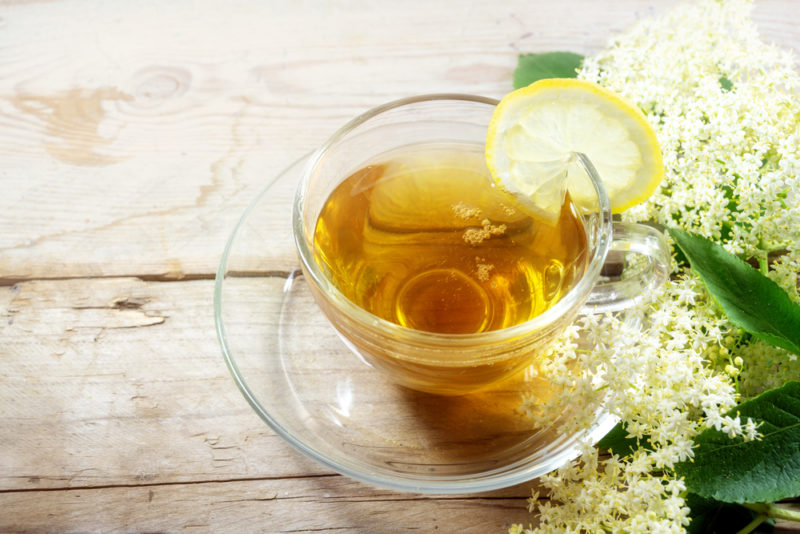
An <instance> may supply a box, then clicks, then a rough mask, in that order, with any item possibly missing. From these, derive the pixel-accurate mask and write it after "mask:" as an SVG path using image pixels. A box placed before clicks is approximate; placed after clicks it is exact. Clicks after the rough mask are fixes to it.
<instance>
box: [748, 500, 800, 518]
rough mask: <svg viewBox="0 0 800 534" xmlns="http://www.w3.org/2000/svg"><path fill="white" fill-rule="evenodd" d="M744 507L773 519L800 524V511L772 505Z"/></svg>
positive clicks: (751, 504) (754, 504) (764, 503)
mask: <svg viewBox="0 0 800 534" xmlns="http://www.w3.org/2000/svg"><path fill="white" fill-rule="evenodd" d="M742 506H744V507H745V508H747V509H749V510H752V511H754V512H756V513H757V514H759V515H763V516H766V517H771V518H773V519H785V520H787V521H798V522H800V511H797V510H789V509H787V508H781V507H779V506H775V505H774V504H772V503H766V502H759V503H742Z"/></svg>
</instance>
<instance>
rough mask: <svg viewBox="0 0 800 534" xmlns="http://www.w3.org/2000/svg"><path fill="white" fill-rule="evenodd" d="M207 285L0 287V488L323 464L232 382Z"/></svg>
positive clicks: (219, 475)
mask: <svg viewBox="0 0 800 534" xmlns="http://www.w3.org/2000/svg"><path fill="white" fill-rule="evenodd" d="M212 285H213V283H212V282H211V281H205V280H203V281H194V282H182V283H157V282H150V283H147V282H142V281H141V280H138V279H134V278H129V279H99V280H69V281H58V282H28V283H22V284H17V285H15V286H12V287H4V288H0V294H2V299H0V310H2V311H1V312H0V315H1V317H0V331H2V334H1V335H2V338H3V340H4V343H3V347H2V348H1V349H0V353H2V362H3V365H2V367H0V376H2V381H0V383H1V385H0V406H3V407H4V410H3V424H2V425H0V451H2V452H1V453H0V456H1V457H2V458H3V459H2V461H0V488H2V489H31V488H37V489H38V488H58V487H72V486H97V485H118V484H138V483H142V482H148V483H162V482H181V481H198V480H218V479H230V478H252V477H261V476H270V477H279V476H298V475H314V474H319V473H324V472H327V471H326V470H324V469H322V468H321V467H318V466H317V465H316V464H315V463H313V462H311V461H308V460H306V459H305V458H304V457H302V456H301V455H300V454H297V453H295V452H294V451H292V450H291V449H290V447H289V446H288V445H286V444H284V443H283V441H282V440H280V439H279V438H278V437H276V436H275V435H274V434H273V433H272V432H271V431H270V430H269V429H268V428H267V427H266V425H265V424H264V423H263V422H262V421H261V420H260V419H259V418H258V417H257V416H256V415H255V413H254V412H253V411H252V410H251V409H250V407H249V406H248V405H247V403H246V402H244V399H243V398H242V396H241V394H240V393H239V391H238V390H237V389H236V386H235V385H234V382H233V380H232V379H231V377H230V375H229V373H228V370H227V368H226V367H225V364H224V363H223V360H222V356H221V354H220V350H219V346H218V344H217V341H216V337H215V335H214V324H213V317H212V314H211V300H212Z"/></svg>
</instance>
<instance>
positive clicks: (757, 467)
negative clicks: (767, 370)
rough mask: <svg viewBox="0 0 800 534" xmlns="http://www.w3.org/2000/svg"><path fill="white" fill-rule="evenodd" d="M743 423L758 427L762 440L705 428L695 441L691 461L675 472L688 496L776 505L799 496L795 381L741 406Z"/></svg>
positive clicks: (799, 420) (799, 389)
mask: <svg viewBox="0 0 800 534" xmlns="http://www.w3.org/2000/svg"><path fill="white" fill-rule="evenodd" d="M735 412H738V414H739V416H740V418H741V419H742V421H746V420H747V418H750V419H753V421H755V422H756V423H758V424H759V428H758V430H759V432H760V433H761V438H759V439H757V440H754V441H744V440H743V439H742V438H734V439H731V438H729V437H728V436H727V435H726V434H724V433H723V432H720V431H718V430H714V429H709V430H706V431H704V432H702V433H701V434H700V435H699V436H697V438H696V439H695V443H696V444H697V448H696V449H695V456H694V460H693V461H687V462H682V463H680V464H678V465H677V466H676V467H675V472H676V473H677V474H678V476H683V477H684V478H685V480H686V485H687V487H688V488H689V491H691V492H693V493H696V494H698V495H699V496H701V497H705V498H707V499H714V500H717V501H721V502H728V503H757V502H775V501H778V500H780V499H785V498H789V497H795V496H797V495H800V381H796V380H793V381H790V382H787V383H786V384H784V385H783V386H781V387H780V388H776V389H772V390H770V391H767V392H766V393H763V394H761V395H759V396H758V397H756V398H754V399H752V400H750V401H747V402H744V403H742V404H740V405H739V406H738V408H736V409H735V410H734V412H732V413H731V415H734V413H735Z"/></svg>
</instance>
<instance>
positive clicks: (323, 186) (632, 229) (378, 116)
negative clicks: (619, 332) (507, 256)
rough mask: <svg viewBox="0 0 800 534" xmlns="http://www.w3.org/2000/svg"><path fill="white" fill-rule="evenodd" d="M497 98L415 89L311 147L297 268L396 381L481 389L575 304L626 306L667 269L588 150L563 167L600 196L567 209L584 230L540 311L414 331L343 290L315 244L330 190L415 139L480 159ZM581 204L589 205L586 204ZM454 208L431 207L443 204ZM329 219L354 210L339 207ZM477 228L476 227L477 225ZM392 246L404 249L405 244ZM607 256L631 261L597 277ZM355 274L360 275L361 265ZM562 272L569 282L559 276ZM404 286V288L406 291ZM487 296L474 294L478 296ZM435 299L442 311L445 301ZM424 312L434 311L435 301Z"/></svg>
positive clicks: (512, 366)
mask: <svg viewBox="0 0 800 534" xmlns="http://www.w3.org/2000/svg"><path fill="white" fill-rule="evenodd" d="M496 105H497V101H496V100H493V99H489V98H483V97H477V96H470V95H452V94H451V95H426V96H419V97H412V98H407V99H403V100H399V101H395V102H391V103H389V104H386V105H383V106H380V107H377V108H375V109H372V110H370V111H368V112H366V113H364V114H362V115H360V116H358V117H356V118H355V119H353V120H352V121H350V122H349V123H348V124H346V125H345V126H344V127H342V128H341V129H340V130H339V131H337V132H336V133H335V134H334V135H333V136H332V137H331V138H330V139H329V140H328V141H327V142H326V143H325V144H324V145H323V146H322V147H320V148H319V149H318V150H317V151H316V152H315V153H314V154H312V156H311V157H310V158H309V161H308V163H307V166H306V168H305V170H304V172H303V177H302V180H301V182H300V184H299V186H298V189H297V192H296V195H295V199H294V204H293V213H292V231H293V234H294V240H295V244H296V247H297V251H298V255H299V258H300V262H301V267H302V270H303V274H304V277H305V279H306V281H307V282H308V284H309V286H310V288H311V291H312V294H313V296H314V299H315V300H316V302H317V304H318V305H319V307H320V308H321V310H322V311H323V313H324V314H325V315H326V316H327V318H328V320H329V321H330V322H331V324H332V325H333V326H334V328H335V329H336V331H337V332H338V334H339V336H340V337H341V339H342V340H343V341H344V342H345V344H346V345H347V346H348V347H349V348H350V349H351V350H352V351H353V352H354V353H356V354H357V355H358V356H359V357H361V359H362V360H364V361H365V362H367V363H368V364H370V365H372V366H373V367H375V368H377V369H380V370H383V371H385V372H387V373H388V375H389V377H390V378H391V379H392V380H393V381H394V382H396V383H398V384H400V385H403V386H406V387H410V388H412V389H415V390H419V391H424V392H429V393H435V394H444V395H459V394H465V393H470V392H473V391H477V390H480V389H484V388H486V387H487V386H489V385H491V384H494V383H496V382H498V381H501V380H503V379H505V378H508V377H510V376H512V375H515V374H516V373H517V372H519V371H520V370H522V369H523V368H525V367H527V366H529V365H531V364H532V363H534V362H535V361H536V360H537V359H538V358H540V357H541V356H542V355H543V354H545V353H546V351H547V348H548V346H549V345H550V344H551V343H552V342H553V341H554V340H555V339H557V338H558V336H559V335H560V334H561V333H562V332H564V330H565V329H566V327H567V326H568V325H570V324H571V323H572V321H573V320H574V319H575V317H576V316H577V315H578V314H579V313H601V312H609V311H620V310H623V309H625V308H627V307H629V306H631V305H632V304H633V303H634V302H635V301H636V300H637V299H638V298H639V297H641V296H642V295H644V294H647V293H648V292H650V291H651V290H652V289H654V288H655V287H657V286H659V285H660V284H662V283H663V282H664V281H665V280H666V277H667V275H668V273H669V265H670V253H669V248H668V246H667V244H666V241H665V239H664V236H663V234H662V233H660V232H658V231H657V230H655V229H653V228H651V227H648V226H644V225H639V224H633V223H622V222H614V221H612V217H611V211H610V207H609V199H608V195H607V193H606V191H605V189H604V186H603V183H602V181H601V179H600V178H599V176H598V175H597V171H596V170H595V168H594V167H593V165H592V163H591V162H590V161H589V160H588V158H587V157H586V156H584V155H582V154H574V155H573V156H574V157H573V161H572V163H571V165H573V166H574V167H575V168H576V169H582V170H583V171H584V172H585V177H586V178H585V179H586V180H587V186H588V188H589V189H588V190H589V191H594V193H595V195H596V198H594V199H593V200H592V202H591V204H593V206H592V207H591V208H589V209H586V208H580V209H579V208H575V206H570V209H571V211H570V213H571V214H572V215H574V216H575V217H576V219H577V220H579V222H580V223H579V224H578V225H576V228H579V229H580V232H581V234H580V235H577V237H576V238H577V239H579V241H580V242H581V247H580V248H581V249H582V253H581V254H580V257H579V258H578V259H577V260H576V262H575V264H574V265H568V266H567V269H566V271H565V270H564V268H563V266H562V265H561V264H560V263H558V264H557V265H559V267H558V269H559V270H557V271H556V276H555V279H556V282H555V285H554V287H555V286H558V287H561V286H564V287H563V291H562V292H561V293H559V296H558V298H557V299H556V300H555V301H554V302H552V303H551V304H550V305H549V307H548V308H547V309H545V310H544V311H542V312H541V313H538V314H534V315H532V316H531V317H530V318H527V319H526V320H523V321H522V322H520V323H518V324H510V325H508V326H504V327H501V328H497V329H489V330H485V331H475V332H470V333H451V332H442V331H430V330H428V329H418V328H414V327H410V326H408V325H403V324H402V321H396V320H389V319H387V318H385V317H380V316H378V315H375V314H373V313H370V312H369V311H367V310H366V309H365V308H364V307H362V306H360V305H358V304H356V303H355V302H353V300H352V299H351V298H350V297H348V296H347V295H345V294H344V292H343V291H342V290H341V289H340V286H337V284H336V283H335V282H334V274H335V273H333V272H332V269H331V267H330V266H329V265H327V264H325V263H324V262H322V261H321V260H320V253H319V250H318V249H319V244H318V243H315V232H316V230H317V224H318V219H319V218H320V216H321V213H323V211H324V210H325V209H326V203H327V202H328V201H329V197H331V194H332V193H333V192H334V190H336V188H337V187H338V186H339V185H340V184H342V182H343V181H345V179H347V178H348V177H351V176H352V175H353V174H354V173H366V174H369V172H371V170H374V169H375V168H378V167H381V165H380V163H379V161H380V160H376V157H378V156H380V155H384V154H392V153H396V152H397V151H398V150H399V151H400V153H401V156H399V157H400V158H401V160H402V157H403V156H402V150H403V149H406V150H407V151H409V153H411V154H412V155H413V152H414V150H415V148H414V147H420V149H423V148H424V147H439V148H442V147H443V148H442V150H443V151H444V152H443V153H446V152H447V150H449V149H448V147H472V148H473V149H474V150H472V154H473V155H474V154H478V155H479V158H480V162H482V161H483V146H484V142H485V137H486V133H487V130H488V125H489V120H490V118H491V116H492V113H493V111H494V108H495V106H496ZM431 154H433V156H429V158H430V157H432V158H435V157H436V151H435V149H434V150H433V152H431ZM387 157H388V156H387ZM454 157H455V159H465V158H466V159H467V160H469V157H470V156H469V155H468V154H467V153H464V156H463V157H462V156H460V155H459V153H458V152H456V156H454ZM376 162H377V163H376ZM472 164H476V165H477V164H478V160H474V161H473V162H472V163H469V162H468V163H465V164H464V165H472ZM370 165H372V166H370ZM484 170H485V169H484ZM570 172H571V173H573V172H574V171H573V170H571V171H570ZM571 176H573V174H571ZM487 179H488V178H487ZM589 182H591V185H589ZM424 187H425V185H424V184H423V185H422V189H420V190H419V191H422V192H423V193H424V191H423V189H424ZM431 187H433V188H435V187H438V189H437V191H442V190H444V189H448V188H447V187H444V188H443V187H442V186H436V185H435V184H432V185H431ZM401 190H402V188H401ZM415 191H416V190H415ZM357 193H358V191H353V194H357ZM582 205H584V206H585V201H582ZM452 207H453V206H445V207H444V208H442V210H443V211H442V210H438V208H434V209H433V210H432V211H433V212H437V213H438V212H439V211H441V213H444V212H446V211H447V210H448V209H450V208H452ZM462 207H463V208H464V209H465V210H466V211H467V213H466V215H465V216H464V219H465V220H466V219H467V218H468V217H469V216H470V215H472V214H471V213H470V212H469V210H470V209H471V208H470V207H469V206H462ZM565 209H566V208H565ZM512 211H513V210H512ZM562 213H564V212H563V211H562ZM335 216H336V217H342V218H346V217H354V216H355V215H354V214H353V213H350V212H349V211H348V210H347V209H344V210H343V211H342V212H341V213H335ZM422 218H424V214H423V216H422ZM488 222H489V221H488V219H484V220H483V222H482V223H477V230H476V231H477V232H478V234H477V235H483V236H484V237H487V238H489V239H490V240H491V239H492V238H493V237H494V234H496V233H501V232H499V231H498V232H494V230H495V229H497V228H502V229H503V230H504V229H505V227H506V225H505V224H503V225H491V224H488ZM465 224H466V223H465ZM481 224H483V226H481ZM481 230H484V234H480V232H481ZM464 235H465V236H466V235H467V234H464ZM571 239H572V238H571ZM400 243H401V245H400V246H402V243H403V242H402V241H400ZM417 250H423V252H422V253H419V254H417V255H418V256H423V257H424V256H425V253H424V250H425V249H424V247H423V249H417ZM484 254H486V255H491V254H492V252H491V251H489V252H486V250H485V249H478V248H476V249H475V258H476V260H477V259H480V260H482V261H486V262H487V264H491V262H492V261H493V260H492V258H491V257H489V258H484V257H481V255H484ZM612 256H616V257H617V258H619V257H622V258H623V259H624V260H633V261H629V262H628V263H630V264H632V265H634V266H635V268H634V269H632V270H631V269H626V271H625V274H624V276H622V277H620V278H618V279H609V278H608V277H605V276H602V277H601V273H602V272H603V269H604V266H606V267H608V265H606V264H607V263H609V264H610V263H613V262H611V261H609V258H611V257H612ZM615 261H617V263H618V260H615ZM548 269H550V267H549V266H548V267H544V271H543V272H545V274H546V273H547V272H548ZM389 270H390V271H391V270H392V269H389ZM345 271H346V269H345ZM430 272H432V273H434V275H436V276H439V275H441V273H445V274H444V275H441V276H443V278H442V280H445V279H449V278H448V277H450V278H453V279H459V280H460V279H461V278H464V277H465V276H466V275H463V274H458V273H451V272H450V271H442V270H432V271H430ZM437 273H438V274H437ZM491 273H492V271H491V269H490V268H486V269H484V272H483V275H485V276H486V277H488V275H489V274H491ZM339 274H341V273H339ZM346 274H347V273H346ZM351 274H352V275H353V276H355V277H358V276H364V274H363V273H357V272H353V273H351ZM472 274H474V273H470V274H469V275H470V276H471V275H472ZM569 274H571V276H572V277H573V279H572V280H570V281H569V283H568V284H562V281H563V279H564V278H566V277H568V276H567V275H569ZM390 276H391V273H390ZM424 276H429V275H428V274H424ZM431 276H433V275H431ZM546 278H547V277H546V276H544V277H542V280H545V281H546ZM417 279H418V278H415V280H417ZM440 282H441V283H443V282H442V281H439V280H436V281H432V282H431V284H429V287H426V288H425V290H424V291H428V292H431V291H433V292H435V291H437V290H438V289H437V288H439V287H441V283H440ZM409 283H410V282H408V281H405V282H404V281H399V282H397V284H396V285H398V286H402V287H403V288H405V287H406V286H407V285H408V284H409ZM460 283H463V287H464V288H465V289H464V291H466V292H467V293H470V292H476V293H475V294H476V295H478V293H479V292H482V291H483V290H478V289H475V287H477V286H475V284H474V282H473V281H467V280H463V281H462V282H460ZM543 283H544V282H543ZM403 284H405V285H403ZM545 285H546V284H545ZM551 285H552V284H551ZM400 291H401V292H404V294H405V293H408V291H405V289H401V290H400ZM424 291H422V290H420V291H418V293H420V292H424ZM470 295H471V293H470ZM481 295H482V293H481ZM483 298H484V297H483V296H480V295H479V296H477V297H475V299H477V300H478V301H481V299H483ZM475 299H473V300H475ZM442 305H443V306H444V307H445V309H448V308H447V303H446V302H445V303H444V304H442ZM456 307H457V306H456ZM451 308H452V307H451ZM449 311H450V312H456V311H459V310H456V309H449ZM398 313H399V312H398ZM431 313H432V314H434V316H433V320H435V319H436V317H435V310H434V312H431ZM398 323H400V324H398ZM478 330H480V329H478Z"/></svg>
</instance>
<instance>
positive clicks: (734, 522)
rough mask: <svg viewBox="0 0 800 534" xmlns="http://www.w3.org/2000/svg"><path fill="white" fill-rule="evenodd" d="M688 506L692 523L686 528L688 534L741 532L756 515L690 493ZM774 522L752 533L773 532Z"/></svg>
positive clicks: (731, 505) (687, 498)
mask: <svg viewBox="0 0 800 534" xmlns="http://www.w3.org/2000/svg"><path fill="white" fill-rule="evenodd" d="M686 505H687V506H688V507H689V509H690V510H691V513H690V515H689V517H690V519H691V522H690V523H689V526H688V527H686V532H687V533H688V534H730V533H732V532H739V531H740V530H742V529H743V528H744V527H746V526H747V525H749V524H750V522H751V521H752V520H753V519H755V517H756V515H758V514H756V513H754V512H751V511H750V510H748V509H747V508H743V507H742V506H740V505H738V504H730V503H725V502H719V501H715V500H714V499H706V498H703V497H700V496H699V495H696V494H694V493H690V494H689V495H687V496H686ZM774 523H775V522H774V521H765V522H763V523H761V524H760V525H759V526H758V527H757V528H756V529H755V530H753V531H752V532H758V533H762V532H764V533H766V532H772V530H773V528H772V527H773V525H774Z"/></svg>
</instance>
